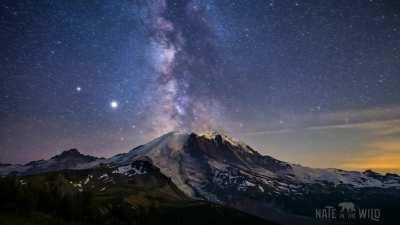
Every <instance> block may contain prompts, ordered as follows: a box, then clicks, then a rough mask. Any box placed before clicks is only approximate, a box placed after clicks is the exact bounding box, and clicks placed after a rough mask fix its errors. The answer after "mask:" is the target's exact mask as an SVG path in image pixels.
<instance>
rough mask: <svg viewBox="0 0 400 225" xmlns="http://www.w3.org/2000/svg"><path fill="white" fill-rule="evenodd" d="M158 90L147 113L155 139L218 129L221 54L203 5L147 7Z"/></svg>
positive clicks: (154, 88) (181, 3)
mask: <svg viewBox="0 0 400 225" xmlns="http://www.w3.org/2000/svg"><path fill="white" fill-rule="evenodd" d="M145 7H147V10H148V14H147V17H146V18H144V21H145V24H146V25H147V26H148V27H150V30H149V33H150V38H151V44H150V50H149V51H150V60H151V62H152V63H153V66H154V76H156V79H155V83H154V85H151V86H150V87H151V89H150V90H147V93H148V94H149V95H150V97H149V101H148V104H149V105H148V106H147V107H146V108H145V109H146V111H145V114H146V120H145V122H146V123H147V124H152V126H148V127H149V128H150V132H151V133H152V135H154V134H162V133H165V132H169V131H174V130H184V131H201V130H205V129H215V128H216V127H217V126H218V121H220V120H221V119H220V114H221V113H222V110H223V107H222V105H221V104H220V101H219V99H221V98H222V97H223V96H221V94H218V91H217V90H218V88H221V85H222V84H221V83H217V81H218V75H219V73H218V52H217V50H216V48H215V44H214V42H215V40H214V35H213V32H212V30H211V28H210V27H209V25H208V24H207V18H206V15H205V14H204V12H203V10H204V9H203V8H202V6H201V5H198V4H196V3H193V2H192V1H178V2H173V1H164V0H159V1H152V2H151V3H149V4H148V5H146V6H145Z"/></svg>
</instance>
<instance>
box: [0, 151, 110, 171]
mask: <svg viewBox="0 0 400 225" xmlns="http://www.w3.org/2000/svg"><path fill="white" fill-rule="evenodd" d="M104 160H105V159H104V158H97V157H94V156H89V155H83V154H81V153H80V152H79V151H78V150H77V149H70V150H66V151H63V152H62V153H61V154H59V155H56V156H54V157H52V158H50V159H49V160H44V159H42V160H37V161H32V162H29V163H27V164H25V165H18V164H17V165H12V164H4V166H1V167H0V175H31V174H37V173H43V172H49V171H59V170H64V169H85V168H91V167H94V166H97V165H99V164H100V163H101V162H103V161H104Z"/></svg>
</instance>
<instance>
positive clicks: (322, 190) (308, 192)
mask: <svg viewBox="0 0 400 225" xmlns="http://www.w3.org/2000/svg"><path fill="white" fill-rule="evenodd" d="M144 162H146V163H144ZM147 162H148V163H150V164H152V165H153V166H155V167H157V168H158V169H159V170H160V172H161V173H162V174H163V175H165V176H167V177H169V178H170V179H171V181H172V182H173V183H174V184H175V185H176V186H177V187H178V188H179V189H180V190H181V191H183V193H185V194H186V195H187V196H189V197H191V198H192V199H200V200H206V201H210V202H214V203H220V204H224V205H228V206H232V207H235V208H237V209H240V210H243V211H246V212H248V213H252V214H255V215H258V216H261V217H264V218H268V219H272V220H274V221H277V222H279V223H289V224H294V223H293V221H296V223H295V224H307V223H308V222H309V221H307V220H305V221H303V219H302V218H303V217H312V216H313V215H314V210H315V208H321V207H324V206H326V205H337V203H340V202H341V201H354V202H357V203H360V204H361V203H362V204H367V205H368V204H370V202H371V201H374V204H375V205H373V206H374V207H386V206H387V205H390V204H392V202H393V204H396V202H399V201H400V176H398V175H396V174H386V175H381V174H378V173H375V172H373V171H365V172H355V171H344V170H340V169H314V168H308V167H304V166H301V165H296V164H290V163H286V162H283V161H280V160H277V159H274V158H272V157H270V156H265V155H261V154H260V153H258V152H257V151H255V150H254V149H252V148H251V147H250V146H248V145H246V144H244V143H242V142H239V141H236V140H234V139H232V138H231V137H229V136H227V135H224V134H221V133H217V132H207V133H203V134H195V133H182V132H171V133H168V134H165V135H163V136H161V137H159V138H156V139H154V140H153V141H151V142H149V143H147V144H145V145H141V146H138V147H136V148H134V149H132V150H131V151H129V152H127V153H122V154H118V155H115V156H113V157H111V158H108V159H102V158H96V157H92V156H87V155H82V154H80V153H79V152H78V151H77V150H69V151H65V152H63V153H62V154H60V155H57V156H55V157H53V158H51V159H49V160H39V161H34V162H31V163H28V164H26V165H22V166H21V165H2V166H1V167H0V174H2V175H7V174H16V175H25V174H35V173H41V172H47V171H56V170H63V169H85V168H96V166H99V165H100V164H101V165H106V166H108V167H111V168H113V171H114V173H116V174H121V175H122V176H126V177H131V176H136V175H142V174H146V171H147V170H146V168H149V165H148V163H147ZM371 199H372V200H371ZM288 215H291V216H288ZM292 216H293V217H292ZM297 216H302V217H297ZM302 221H303V222H302Z"/></svg>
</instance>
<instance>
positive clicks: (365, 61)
mask: <svg viewBox="0 0 400 225" xmlns="http://www.w3.org/2000/svg"><path fill="white" fill-rule="evenodd" d="M399 12H400V4H399V1H391V0H371V1H367V0H352V1H348V0H335V1H320V0H307V1H296V0H279V1H278V0H190V1H189V0H174V1H173V0H118V1H109V0H90V1H78V0H76V1H71V0H57V1H32V0H18V1H15V0H2V1H1V2H0V15H1V16H0V49H1V51H0V163H2V162H3V163H4V162H19V163H23V162H28V161H30V160H36V159H40V158H49V157H52V156H53V155H54V154H57V153H59V152H61V151H63V150H65V149H70V148H77V149H79V150H80V151H81V152H83V153H86V154H92V155H98V156H111V155H114V154H117V153H121V152H126V151H128V150H129V149H132V148H134V147H135V146H137V145H140V144H144V143H146V142H147V141H150V140H152V139H153V138H156V137H158V136H159V135H161V134H163V133H165V132H169V131H172V130H184V131H202V130H205V129H218V130H224V131H228V133H229V134H230V135H232V136H234V137H235V138H239V139H241V140H242V141H244V142H246V143H248V144H249V145H250V146H252V147H254V148H255V149H257V150H259V151H260V152H262V153H263V154H268V155H271V156H274V157H276V158H278V159H282V160H285V161H291V162H296V163H301V164H304V165H308V166H317V167H339V168H348V169H356V170H359V169H364V168H360V165H361V167H365V165H371V166H370V167H371V168H375V169H381V170H382V171H383V170H386V171H400V166H398V165H400V163H399V162H400V150H399V149H400V141H399V140H400V88H399V87H400V76H399V74H400V63H399V62H400V48H399V46H400V13H399ZM372 156H373V157H372ZM389 162H391V163H389ZM392 165H394V166H392ZM396 165H397V166H396Z"/></svg>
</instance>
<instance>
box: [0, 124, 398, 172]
mask: <svg viewBox="0 0 400 225" xmlns="http://www.w3.org/2000/svg"><path fill="white" fill-rule="evenodd" d="M171 133H181V134H182V133H183V134H186V135H190V134H196V135H197V136H202V135H204V134H206V133H215V134H220V135H225V136H227V137H228V138H231V139H233V140H234V141H237V142H238V143H244V142H243V141H242V140H239V139H235V138H234V137H232V136H230V135H229V134H227V133H223V132H218V131H215V130H209V131H204V132H203V133H196V132H191V131H170V132H167V133H165V134H163V135H161V136H159V137H155V138H154V139H151V140H150V141H148V142H146V143H142V144H139V145H136V146H133V147H131V148H130V149H129V150H127V151H122V152H119V153H116V154H112V155H96V154H88V153H85V152H82V151H81V150H80V149H78V148H69V149H64V150H58V151H57V152H56V153H54V154H53V155H50V156H48V157H46V158H40V159H34V160H31V161H27V162H23V163H8V162H0V164H10V165H26V164H29V163H31V162H34V161H41V160H50V159H51V158H53V157H54V156H59V155H61V154H63V153H65V152H70V151H77V152H78V153H80V154H82V155H85V156H94V157H96V158H104V159H109V158H112V157H113V156H116V155H119V154H124V153H128V152H130V151H131V150H134V149H136V148H137V147H139V146H144V145H146V144H148V143H149V142H151V141H153V140H155V139H157V138H160V137H162V136H166V135H168V134H171ZM244 144H246V145H248V144H247V143H244ZM248 146H250V147H251V148H252V149H253V150H255V151H256V152H258V153H260V154H261V155H263V156H270V157H273V156H271V155H268V154H263V153H262V152H260V151H259V150H258V149H256V148H254V147H253V146H251V145H248ZM273 158H275V157H273ZM275 159H277V160H280V161H283V162H286V163H290V164H294V165H300V166H304V167H310V168H314V169H339V170H341V168H334V167H312V166H308V165H303V164H300V163H297V162H291V161H285V160H282V159H279V158H275ZM342 170H345V171H356V172H366V171H368V170H371V171H373V172H377V173H379V174H382V175H385V174H390V173H395V174H398V175H400V171H395V170H389V171H386V170H379V169H378V170H374V169H372V168H365V169H359V170H351V169H345V168H343V169H342Z"/></svg>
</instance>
